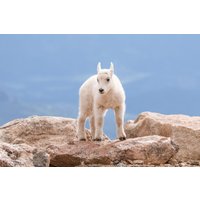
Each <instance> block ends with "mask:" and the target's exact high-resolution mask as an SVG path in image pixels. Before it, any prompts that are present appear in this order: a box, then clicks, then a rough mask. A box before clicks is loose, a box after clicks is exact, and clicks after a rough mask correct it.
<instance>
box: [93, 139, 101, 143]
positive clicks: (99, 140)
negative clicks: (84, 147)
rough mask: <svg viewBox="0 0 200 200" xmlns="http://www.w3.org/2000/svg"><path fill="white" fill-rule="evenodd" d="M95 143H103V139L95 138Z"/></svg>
mask: <svg viewBox="0 0 200 200" xmlns="http://www.w3.org/2000/svg"><path fill="white" fill-rule="evenodd" d="M93 141H97V142H101V141H102V139H101V138H95V139H93Z"/></svg>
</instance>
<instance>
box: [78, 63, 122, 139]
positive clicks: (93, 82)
mask: <svg viewBox="0 0 200 200" xmlns="http://www.w3.org/2000/svg"><path fill="white" fill-rule="evenodd" d="M99 89H103V90H104V93H103V94H101V93H100V92H99ZM125 107H126V106H125V92H124V89H123V87H122V84H121V82H120V80H119V79H118V77H117V76H116V75H115V74H114V65H113V63H111V65H110V69H101V63H98V65H97V75H94V76H91V77H90V78H89V79H88V80H86V81H85V82H84V83H83V85H82V86H81V87H80V91H79V117H78V130H77V131H78V137H79V140H86V134H85V131H84V127H85V120H86V119H87V118H88V117H89V119H90V128H91V134H92V137H93V139H94V140H102V138H103V122H104V115H105V113H106V111H107V109H109V108H111V109H114V111H115V118H116V124H117V137H118V138H119V139H122V140H123V139H125V138H126V135H125V132H124V113H125Z"/></svg>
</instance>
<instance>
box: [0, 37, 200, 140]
mask: <svg viewBox="0 0 200 200" xmlns="http://www.w3.org/2000/svg"><path fill="white" fill-rule="evenodd" d="M99 61H100V62H101V63H102V67H103V68H108V67H109V66H110V62H111V61H112V62H113V63H114V65H115V73H116V75H118V77H119V78H120V79H121V81H122V84H123V86H124V88H125V91H126V96H127V100H126V104H127V109H126V117H125V120H129V119H135V118H136V117H137V115H138V114H139V113H141V112H144V111H152V112H159V113H163V114H176V113H179V114H187V115H192V116H193V115H200V110H199V102H200V35H0V125H2V124H4V123H6V122H8V121H11V120H13V119H16V118H24V117H28V116H31V115H52V116H63V117H70V118H76V117H77V115H78V91H79V87H80V86H81V84H82V83H83V82H84V81H85V80H86V79H87V78H88V77H90V76H91V75H93V74H95V73H96V66H97V63H98V62H99ZM104 131H105V133H106V134H107V135H108V136H109V137H110V138H115V123H114V114H113V112H112V111H109V112H108V113H107V115H106V119H105V128H104Z"/></svg>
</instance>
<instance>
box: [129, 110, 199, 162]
mask: <svg viewBox="0 0 200 200" xmlns="http://www.w3.org/2000/svg"><path fill="white" fill-rule="evenodd" d="M125 132H126V134H127V136H128V137H129V138H135V137H143V136H147V135H160V136H165V137H171V139H172V141H173V142H174V143H175V144H177V145H178V146H179V151H178V153H177V154H176V155H175V157H174V158H175V159H176V160H178V162H184V161H192V160H193V161H194V160H197V161H198V160H200V117H190V116H186V115H162V114H159V113H151V112H145V113H141V114H140V115H139V116H138V118H137V119H136V120H135V121H133V120H130V121H128V122H127V123H126V125H125Z"/></svg>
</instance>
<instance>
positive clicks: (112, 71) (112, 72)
mask: <svg viewBox="0 0 200 200" xmlns="http://www.w3.org/2000/svg"><path fill="white" fill-rule="evenodd" d="M110 73H111V75H113V74H114V65H113V63H112V62H111V63H110Z"/></svg>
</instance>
